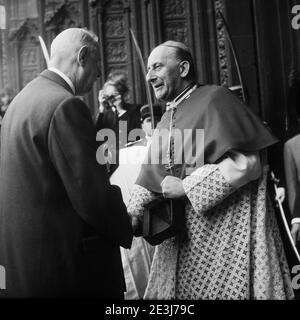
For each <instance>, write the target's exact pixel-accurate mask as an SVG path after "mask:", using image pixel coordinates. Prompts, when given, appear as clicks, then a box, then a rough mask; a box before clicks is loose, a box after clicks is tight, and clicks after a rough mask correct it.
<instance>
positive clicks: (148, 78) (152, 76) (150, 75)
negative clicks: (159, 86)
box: [146, 70, 156, 83]
mask: <svg viewBox="0 0 300 320" xmlns="http://www.w3.org/2000/svg"><path fill="white" fill-rule="evenodd" d="M155 79H156V76H155V74H154V73H153V71H152V70H149V71H148V73H147V74H146V81H147V82H150V83H151V82H152V81H154V80H155Z"/></svg>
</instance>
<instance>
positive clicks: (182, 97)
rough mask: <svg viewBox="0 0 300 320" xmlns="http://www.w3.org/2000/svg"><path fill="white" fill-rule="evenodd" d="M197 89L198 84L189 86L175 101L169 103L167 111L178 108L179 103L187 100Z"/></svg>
mask: <svg viewBox="0 0 300 320" xmlns="http://www.w3.org/2000/svg"><path fill="white" fill-rule="evenodd" d="M197 88H198V84H197V83H196V84H195V83H192V84H190V85H188V86H187V87H186V88H185V89H184V90H183V91H182V92H181V93H180V94H179V95H178V96H177V97H176V98H175V99H174V100H173V101H171V102H168V103H167V105H166V106H167V110H169V109H171V108H175V107H177V106H178V105H179V103H181V102H182V101H183V100H185V99H187V98H188V97H189V96H190V95H191V93H192V92H194V91H195V90H196V89H197Z"/></svg>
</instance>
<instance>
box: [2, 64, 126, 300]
mask: <svg viewBox="0 0 300 320" xmlns="http://www.w3.org/2000/svg"><path fill="white" fill-rule="evenodd" d="M96 151H97V142H96V130H95V128H94V125H93V122H92V118H91V115H90V112H89V110H88V107H87V105H86V104H85V103H84V102H83V101H82V100H81V99H79V98H78V97H75V96H73V94H72V91H71V89H70V88H69V86H68V85H67V83H66V82H65V81H64V80H63V79H62V78H61V77H60V76H58V75H57V74H56V73H54V72H52V71H49V70H46V71H44V72H43V73H41V74H40V75H39V76H38V77H37V78H36V79H34V80H33V81H31V82H30V83H29V84H28V85H27V86H26V87H25V88H24V89H23V90H22V91H21V92H20V93H19V94H18V95H17V96H16V98H15V99H14V100H13V102H12V103H11V105H10V107H9V108H8V111H7V113H6V115H5V117H4V121H3V124H2V133H1V164H0V265H2V266H4V268H5V270H6V290H0V297H1V296H4V297H101V298H122V296H123V292H124V276H123V271H122V264H121V258H120V248H119V246H123V247H125V248H129V247H130V245H131V240H132V229H131V224H130V221H129V219H128V215H127V212H126V207H125V205H124V203H123V201H122V197H121V193H120V190H119V189H118V187H114V186H111V185H110V183H109V180H108V176H107V173H106V170H105V167H103V166H101V165H99V164H98V163H97V161H96Z"/></svg>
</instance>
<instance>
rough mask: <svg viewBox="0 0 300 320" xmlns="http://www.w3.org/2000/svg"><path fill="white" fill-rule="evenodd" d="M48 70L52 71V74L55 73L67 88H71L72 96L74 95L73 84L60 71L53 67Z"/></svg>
mask: <svg viewBox="0 0 300 320" xmlns="http://www.w3.org/2000/svg"><path fill="white" fill-rule="evenodd" d="M48 70H50V71H52V72H55V73H56V74H58V75H59V76H60V77H61V78H63V79H64V80H65V81H66V83H67V84H68V85H69V87H70V88H71V90H72V91H73V94H75V87H74V84H73V82H72V81H71V79H70V78H69V77H68V76H66V75H65V74H64V73H63V72H62V71H60V70H58V69H56V68H54V67H50V68H48Z"/></svg>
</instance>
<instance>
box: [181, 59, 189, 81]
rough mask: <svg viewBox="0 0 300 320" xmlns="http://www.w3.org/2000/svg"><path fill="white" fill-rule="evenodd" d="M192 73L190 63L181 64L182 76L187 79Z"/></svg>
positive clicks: (182, 62)
mask: <svg viewBox="0 0 300 320" xmlns="http://www.w3.org/2000/svg"><path fill="white" fill-rule="evenodd" d="M189 71H190V63H189V62H188V61H186V60H183V61H181V62H180V76H181V77H182V78H185V77H186V76H187V75H188V74H189Z"/></svg>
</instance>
